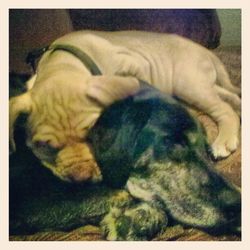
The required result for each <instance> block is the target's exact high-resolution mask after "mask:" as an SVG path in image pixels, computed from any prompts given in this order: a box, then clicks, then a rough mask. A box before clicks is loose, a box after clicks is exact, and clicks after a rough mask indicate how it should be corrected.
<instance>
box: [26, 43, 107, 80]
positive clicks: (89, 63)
mask: <svg viewBox="0 0 250 250" xmlns="http://www.w3.org/2000/svg"><path fill="white" fill-rule="evenodd" d="M50 50H51V51H52V53H53V52H54V51H56V50H63V51H66V52H69V53H70V54H72V55H74V56H75V57H77V58H78V59H79V60H80V61H81V62H82V63H83V64H84V65H85V67H86V68H87V69H88V70H89V71H90V72H91V74H92V75H101V74H102V73H101V71H100V69H99V68H98V66H97V65H96V64H95V62H94V61H93V60H92V59H91V58H90V57H89V56H88V55H87V54H86V53H85V52H83V51H82V50H80V49H79V48H77V47H75V46H73V45H67V44H52V45H50V46H46V47H43V48H40V49H35V50H33V51H31V52H29V53H28V56H27V58H26V63H28V64H30V65H31V66H32V68H33V70H34V71H35V68H36V67H35V65H36V60H37V59H38V58H40V57H41V56H42V55H43V54H44V53H45V52H46V51H50Z"/></svg>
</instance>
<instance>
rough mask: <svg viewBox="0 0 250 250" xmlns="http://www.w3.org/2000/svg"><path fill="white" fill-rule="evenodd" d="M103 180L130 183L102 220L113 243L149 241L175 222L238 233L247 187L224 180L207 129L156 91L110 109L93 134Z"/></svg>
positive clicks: (142, 92) (114, 184)
mask: <svg viewBox="0 0 250 250" xmlns="http://www.w3.org/2000/svg"><path fill="white" fill-rule="evenodd" d="M88 141H89V143H90V144H91V145H92V147H93V151H94V155H95V157H96V160H97V163H98V165H99V167H100V169H101V172H102V175H103V181H104V182H105V183H106V184H107V185H108V186H112V187H116V188H117V187H123V186H125V187H126V189H127V191H128V193H129V194H130V195H131V196H132V198H133V199H131V198H130V197H128V196H126V195H125V196H124V197H120V198H118V200H119V199H120V202H115V203H114V204H113V205H112V206H111V208H110V211H109V213H108V214H107V215H106V216H105V217H104V219H103V220H102V223H101V225H102V228H103V230H104V232H105V233H106V236H107V239H108V240H149V239H152V237H154V236H155V235H156V234H157V233H160V232H161V231H162V230H164V229H165V227H166V226H167V224H168V217H169V218H171V219H172V220H174V221H177V222H179V223H181V224H184V225H188V226H192V227H197V228H201V229H204V230H207V231H209V232H215V233H218V232H222V231H225V230H229V231H230V230H234V231H235V230H236V231H237V230H238V229H239V228H237V227H239V226H240V225H239V221H240V209H241V208H240V207H241V206H240V200H241V198H240V192H239V189H238V188H236V187H234V186H233V185H232V184H230V183H229V182H227V181H226V180H225V179H223V177H222V176H221V175H219V174H218V173H217V172H216V171H215V169H214V166H213V164H212V162H211V160H210V158H209V156H208V147H209V146H208V144H207V142H206V136H205V133H204V130H203V129H202V127H201V125H200V124H199V123H198V122H197V121H195V120H194V119H193V118H192V116H191V115H190V114H189V113H188V112H187V111H186V110H185V109H184V108H183V107H182V106H180V104H178V103H177V102H176V101H175V100H174V99H173V98H171V97H169V96H167V95H163V94H161V93H160V92H159V91H156V90H154V89H153V88H151V87H145V88H142V89H141V90H140V91H139V92H138V94H136V95H135V96H133V97H128V98H127V99H125V100H123V101H119V102H116V103H115V104H113V105H111V106H110V107H109V108H108V109H106V110H105V111H104V113H103V114H102V115H101V117H100V118H99V119H98V121H97V123H96V124H95V125H94V127H93V128H92V129H91V131H90V133H89V135H88Z"/></svg>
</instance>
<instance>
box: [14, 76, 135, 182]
mask: <svg viewBox="0 0 250 250" xmlns="http://www.w3.org/2000/svg"><path fill="white" fill-rule="evenodd" d="M63 73H64V72H57V74H53V75H51V76H50V77H37V79H36V82H35V84H34V86H33V88H31V90H29V91H28V92H27V93H25V94H23V95H20V96H17V97H14V98H11V99H10V110H9V115H10V121H9V138H10V146H11V150H12V151H14V150H15V142H14V126H15V122H16V120H17V118H18V117H19V116H20V114H23V113H25V114H26V115H27V121H26V135H27V142H26V144H27V145H28V147H30V148H31V150H32V151H33V153H34V154H35V155H36V156H37V157H38V158H39V159H40V160H41V162H42V163H43V165H44V166H46V167H48V168H49V169H51V171H52V172H53V173H54V174H55V175H57V176H58V177H60V178H61V179H62V180H66V181H76V182H81V181H98V180H100V179H101V173H100V170H99V168H98V166H97V164H96V162H95V160H94V157H93V156H92V153H91V149H90V148H89V145H88V144H86V143H85V137H86V134H87V133H88V130H89V128H90V127H91V126H92V125H93V124H94V123H95V121H96V119H97V118H98V117H99V115H100V113H101V111H102V109H103V108H104V107H106V106H108V105H109V104H111V103H112V102H113V101H115V100H118V99H121V98H124V97H126V96H127V95H130V94H133V93H134V92H135V91H137V89H138V88H139V84H138V82H137V80H135V79H133V78H129V77H128V78H127V77H104V76H101V77H91V78H89V79H86V80H85V81H84V80H83V78H82V75H81V74H79V75H78V74H77V73H74V72H71V73H68V74H63Z"/></svg>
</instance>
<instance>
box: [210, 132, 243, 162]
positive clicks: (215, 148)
mask: <svg viewBox="0 0 250 250" xmlns="http://www.w3.org/2000/svg"><path fill="white" fill-rule="evenodd" d="M238 145H239V139H238V136H230V137H228V138H220V137H217V138H216V140H215V141H214V143H213V144H212V154H213V157H214V158H215V159H222V158H226V157H228V156H229V155H230V154H231V153H232V152H234V151H235V150H236V149H237V147H238Z"/></svg>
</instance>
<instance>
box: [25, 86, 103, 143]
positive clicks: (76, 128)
mask: <svg viewBox="0 0 250 250" xmlns="http://www.w3.org/2000/svg"><path fill="white" fill-rule="evenodd" d="M31 97H32V109H31V113H30V115H29V118H28V127H29V130H30V131H29V132H30V135H31V136H32V137H33V136H36V137H38V138H39V139H40V138H44V137H49V135H50V134H53V135H55V137H57V138H59V139H58V140H59V141H65V140H68V138H78V139H79V138H82V137H84V135H85V134H86V131H87V130H88V128H89V127H91V126H92V125H93V123H94V122H95V121H96V119H97V118H98V117H99V115H100V112H101V107H99V106H98V104H96V103H94V102H93V101H92V100H91V99H89V98H87V97H86V95H85V93H84V90H81V91H77V90H74V89H73V88H68V87H67V88H63V87H61V88H55V87H52V86H51V87H49V86H46V87H45V88H44V87H43V88H41V89H36V91H34V93H32V96H31Z"/></svg>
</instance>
